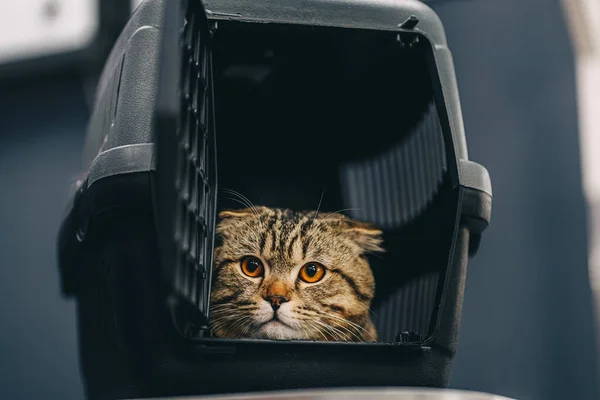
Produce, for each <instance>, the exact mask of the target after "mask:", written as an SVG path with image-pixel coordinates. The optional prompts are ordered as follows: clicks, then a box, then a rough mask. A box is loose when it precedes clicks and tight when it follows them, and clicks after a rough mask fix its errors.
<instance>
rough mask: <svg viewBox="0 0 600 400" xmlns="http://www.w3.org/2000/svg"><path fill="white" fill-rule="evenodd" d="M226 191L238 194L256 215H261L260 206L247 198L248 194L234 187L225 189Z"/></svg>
mask: <svg viewBox="0 0 600 400" xmlns="http://www.w3.org/2000/svg"><path fill="white" fill-rule="evenodd" d="M223 191H224V192H226V193H229V194H232V195H234V196H237V197H238V198H240V199H241V200H242V201H244V202H245V203H246V204H247V206H248V208H250V210H252V212H253V213H254V215H256V216H257V217H258V216H259V212H258V208H256V206H255V205H254V203H252V201H250V199H249V198H247V197H246V196H244V195H243V194H241V193H240V192H237V191H235V190H233V189H223Z"/></svg>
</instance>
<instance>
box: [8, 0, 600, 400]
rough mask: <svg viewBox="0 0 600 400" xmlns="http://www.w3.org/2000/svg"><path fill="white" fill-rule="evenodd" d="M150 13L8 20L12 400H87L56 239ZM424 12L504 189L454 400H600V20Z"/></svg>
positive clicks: (563, 14) (555, 8)
mask: <svg viewBox="0 0 600 400" xmlns="http://www.w3.org/2000/svg"><path fill="white" fill-rule="evenodd" d="M139 2H140V1H136V0H133V1H131V2H129V1H126V0H21V1H19V2H7V1H5V2H2V3H0V187H1V188H2V189H1V191H0V267H1V268H0V299H1V301H0V304H1V306H0V320H1V321H2V329H0V354H1V355H2V356H1V357H0V397H2V398H16V399H33V398H41V397H46V398H61V399H65V400H66V399H81V398H82V397H83V390H82V384H81V379H80V376H79V367H78V354H77V326H76V320H75V304H74V303H73V302H71V301H67V300H64V299H63V298H62V297H61V295H60V290H59V280H58V270H57V265H56V251H55V241H56V233H57V230H58V225H59V223H60V220H61V218H62V215H63V209H64V205H65V204H64V201H65V199H66V190H67V187H68V186H69V184H70V183H72V182H74V181H75V180H76V178H77V175H78V173H79V168H80V161H81V151H82V146H83V140H84V134H85V129H86V122H87V118H88V115H89V112H90V106H91V101H92V97H93V91H94V85H95V79H96V77H97V75H98V72H99V70H100V68H101V67H102V64H103V61H104V59H105V58H106V56H107V54H108V51H109V50H110V46H111V45H112V43H113V41H114V40H115V39H116V37H117V35H118V33H119V30H120V29H121V27H122V26H123V25H124V23H125V22H126V20H127V18H128V16H129V14H130V13H131V11H132V9H133V8H134V7H135V6H136V5H137V3H139ZM430 5H431V6H432V7H433V8H434V9H435V10H436V11H437V12H438V13H439V15H440V17H441V18H442V20H443V22H444V25H445V27H446V32H447V36H448V42H449V44H450V48H451V50H452V52H453V54H454V61H455V66H456V73H457V78H458V83H459V89H460V92H461V98H462V107H463V115H464V122H465V127H466V132H467V140H468V146H469V153H470V158H471V159H473V160H474V161H477V162H479V163H481V164H483V165H484V166H486V167H487V168H488V170H489V172H490V174H491V176H492V182H493V187H494V211H493V222H492V225H491V227H490V229H489V230H488V231H487V232H486V235H485V239H484V242H483V246H482V248H481V250H480V253H479V254H478V256H477V257H476V258H475V259H473V260H472V261H471V262H470V264H469V275H468V281H467V288H466V295H465V304H464V314H463V324H462V331H461V340H460V345H459V352H458V355H457V358H456V361H455V364H454V369H453V375H452V381H451V386H452V387H455V388H461V389H472V390H479V391H484V392H491V393H496V394H501V395H505V396H510V397H515V398H518V399H548V400H550V399H567V398H571V399H597V398H600V394H599V390H598V387H599V386H598V382H599V380H598V376H599V371H598V365H597V364H598V355H599V352H598V350H597V349H598V346H597V344H598V343H599V342H600V341H599V334H600V329H598V326H597V323H596V322H595V321H598V318H596V317H595V309H596V307H595V304H596V303H598V300H594V299H595V293H596V288H598V287H600V284H599V283H598V278H596V275H600V274H599V272H600V250H598V248H600V231H599V228H598V227H599V226H600V158H599V157H598V156H596V153H598V152H599V151H600V136H599V129H600V112H599V108H598V106H600V56H599V52H598V50H599V49H600V47H599V44H600V3H598V2H596V1H591V0H565V1H564V2H562V3H561V2H560V1H559V0H527V1H522V0H502V1H499V0H472V1H468V0H463V1H459V0H455V1H451V0H450V1H444V0H437V1H431V2H430ZM590 277H591V278H590ZM9 396H10V397H9Z"/></svg>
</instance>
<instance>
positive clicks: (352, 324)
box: [320, 312, 369, 333]
mask: <svg viewBox="0 0 600 400" xmlns="http://www.w3.org/2000/svg"><path fill="white" fill-rule="evenodd" d="M320 314H321V315H322V316H326V317H328V318H334V319H336V320H339V321H342V322H345V323H347V324H348V325H350V326H353V327H355V328H356V329H361V330H363V331H364V332H366V333H369V331H367V330H366V329H365V328H363V327H362V326H360V325H358V324H357V323H354V322H352V321H350V320H347V319H346V318H342V317H338V316H337V315H333V314H329V313H324V312H321V313H320Z"/></svg>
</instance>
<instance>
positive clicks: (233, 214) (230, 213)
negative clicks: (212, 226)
mask: <svg viewBox="0 0 600 400" xmlns="http://www.w3.org/2000/svg"><path fill="white" fill-rule="evenodd" d="M252 215H253V214H252V210H250V209H249V208H244V209H243V210H223V211H221V212H220V213H219V219H221V220H223V219H227V218H247V217H251V216H252Z"/></svg>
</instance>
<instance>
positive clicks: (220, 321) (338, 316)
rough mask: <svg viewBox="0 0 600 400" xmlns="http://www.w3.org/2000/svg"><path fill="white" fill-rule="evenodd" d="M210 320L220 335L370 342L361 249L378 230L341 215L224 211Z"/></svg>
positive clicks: (371, 247)
mask: <svg viewBox="0 0 600 400" xmlns="http://www.w3.org/2000/svg"><path fill="white" fill-rule="evenodd" d="M219 217H220V222H219V224H218V227H217V234H218V235H219V237H220V239H221V242H222V243H221V244H220V245H219V246H218V247H217V248H216V249H215V263H214V272H213V284H212V293H211V318H210V319H211V326H212V328H213V331H214V332H215V334H216V336H218V337H221V338H262V339H303V340H338V341H374V340H376V332H375V329H374V327H373V324H372V322H371V319H370V316H369V312H370V310H369V307H370V305H371V300H372V299H373V295H374V293H375V282H374V279H373V273H372V271H371V268H370V267H369V264H368V262H367V259H366V258H365V253H366V252H374V251H382V249H381V248H380V243H381V231H379V230H377V229H374V228H372V227H370V226H368V225H366V224H362V223H358V222H354V221H352V220H350V219H348V218H346V217H344V216H341V215H339V214H330V215H323V214H321V215H319V216H318V217H316V218H315V212H292V211H289V210H282V209H271V208H265V207H260V208H256V209H252V210H251V209H245V210H239V211H224V212H222V213H221V214H220V215H219Z"/></svg>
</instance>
